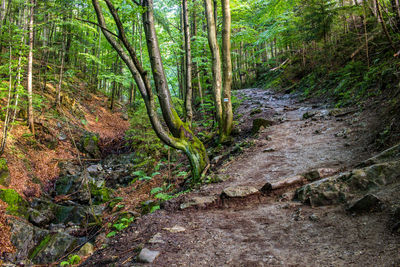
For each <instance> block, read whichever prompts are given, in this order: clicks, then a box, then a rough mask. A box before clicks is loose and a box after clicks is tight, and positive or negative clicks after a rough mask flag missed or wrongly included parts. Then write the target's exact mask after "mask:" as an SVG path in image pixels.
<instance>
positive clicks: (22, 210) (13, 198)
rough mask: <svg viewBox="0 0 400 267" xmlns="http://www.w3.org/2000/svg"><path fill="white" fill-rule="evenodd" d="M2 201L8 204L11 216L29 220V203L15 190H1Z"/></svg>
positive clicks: (0, 197)
mask: <svg viewBox="0 0 400 267" xmlns="http://www.w3.org/2000/svg"><path fill="white" fill-rule="evenodd" d="M0 199H1V200H3V201H4V202H6V203H7V204H8V207H7V212H8V213H9V214H11V215H15V216H19V217H24V218H28V216H29V215H28V202H27V201H26V200H25V199H23V198H22V197H21V196H20V195H19V194H18V193H17V192H16V191H15V190H13V189H0Z"/></svg>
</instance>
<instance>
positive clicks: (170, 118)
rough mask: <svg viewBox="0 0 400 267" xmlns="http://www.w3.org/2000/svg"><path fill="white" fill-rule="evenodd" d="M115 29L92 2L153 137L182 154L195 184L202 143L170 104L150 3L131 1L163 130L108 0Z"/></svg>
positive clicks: (203, 162) (202, 165)
mask: <svg viewBox="0 0 400 267" xmlns="http://www.w3.org/2000/svg"><path fill="white" fill-rule="evenodd" d="M104 1H105V2H106V5H107V8H108V10H109V11H110V14H111V16H112V18H113V23H114V24H115V26H116V27H117V29H118V34H115V33H114V32H112V31H111V30H110V29H109V28H108V27H107V25H106V23H105V19H104V14H103V11H102V8H101V6H100V4H99V1H98V0H92V3H93V6H94V9H95V12H96V15H97V20H98V23H99V26H100V28H101V30H102V32H103V34H104V36H105V37H106V39H107V40H108V42H109V43H110V44H111V46H112V47H113V48H114V49H115V50H116V51H117V53H118V55H119V57H120V58H121V59H122V60H123V61H124V63H125V64H126V66H127V67H128V69H129V71H130V72H131V73H132V76H133V78H134V80H135V82H136V84H137V86H138V89H139V91H140V94H141V96H142V98H143V100H144V103H145V105H146V109H147V114H148V116H149V119H150V122H151V125H152V127H153V129H154V131H155V132H156V134H157V136H158V137H159V138H160V139H161V140H162V141H163V142H164V143H165V144H167V145H168V146H170V147H173V148H175V149H179V150H181V151H183V152H184V153H185V154H186V156H187V157H188V159H189V161H190V165H191V168H192V177H193V181H198V180H199V179H200V177H201V175H202V173H203V172H204V171H205V170H206V169H207V167H208V166H209V159H208V156H207V152H206V149H205V147H204V145H203V143H202V142H201V141H200V140H199V139H198V138H197V137H196V136H195V135H194V133H193V132H192V130H191V129H190V127H189V125H188V124H187V123H185V122H183V121H182V120H181V119H180V118H179V116H178V113H177V112H176V110H175V108H174V105H173V103H172V99H171V94H170V91H169V88H168V83H167V79H166V76H165V72H164V67H163V63H162V60H161V54H160V49H159V45H158V39H157V34H156V29H155V24H154V15H153V1H152V0H140V2H137V1H135V0H132V1H133V2H134V3H135V4H136V5H139V6H141V7H142V9H143V13H142V20H143V27H144V32H145V36H146V44H147V48H148V49H147V50H148V53H149V59H150V64H151V70H152V73H153V79H154V85H155V91H156V93H157V97H158V102H159V104H160V107H161V110H162V117H163V119H164V122H165V125H166V128H167V129H165V128H164V127H163V124H162V122H161V118H159V116H158V115H157V112H156V105H155V98H154V94H153V91H152V87H151V84H150V79H149V77H148V73H147V72H146V71H145V70H144V68H143V66H142V64H141V63H140V62H139V60H138V58H137V55H136V53H135V50H134V48H133V46H132V44H131V43H130V42H129V41H128V38H127V36H126V33H125V30H124V27H123V24H122V22H121V20H120V17H119V15H118V12H117V10H116V8H115V7H114V5H113V4H112V2H111V0H104Z"/></svg>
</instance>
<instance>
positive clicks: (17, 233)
mask: <svg viewBox="0 0 400 267" xmlns="http://www.w3.org/2000/svg"><path fill="white" fill-rule="evenodd" d="M8 223H9V224H10V229H11V243H12V244H13V245H14V247H15V251H16V252H15V253H12V254H8V255H6V259H7V260H9V261H11V262H17V261H21V260H24V259H27V258H28V257H29V255H30V254H31V252H32V250H33V248H34V247H35V246H36V245H37V244H39V242H40V240H42V239H43V238H44V237H45V236H46V235H48V234H49V231H47V230H44V229H40V228H38V227H35V226H33V225H32V224H30V223H28V222H27V221H25V220H23V219H18V218H9V219H8Z"/></svg>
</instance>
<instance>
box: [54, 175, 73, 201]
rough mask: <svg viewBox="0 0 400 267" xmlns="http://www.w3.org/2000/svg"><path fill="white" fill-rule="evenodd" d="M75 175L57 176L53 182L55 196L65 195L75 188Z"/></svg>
mask: <svg viewBox="0 0 400 267" xmlns="http://www.w3.org/2000/svg"><path fill="white" fill-rule="evenodd" d="M76 180H77V177H75V176H69V175H68V176H62V177H59V178H58V179H57V180H56V182H55V185H54V187H55V193H56V195H57V196H60V195H67V194H70V193H72V192H73V191H75V190H76V188H75V187H73V186H74V184H75V183H76Z"/></svg>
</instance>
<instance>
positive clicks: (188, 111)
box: [182, 0, 193, 126]
mask: <svg viewBox="0 0 400 267" xmlns="http://www.w3.org/2000/svg"><path fill="white" fill-rule="evenodd" d="M182 13H183V32H184V39H185V66H186V68H185V76H186V77H185V120H186V122H187V123H188V125H189V126H191V125H192V119H193V109H192V97H193V91H192V51H191V45H190V31H189V16H188V7H187V0H182Z"/></svg>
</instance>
